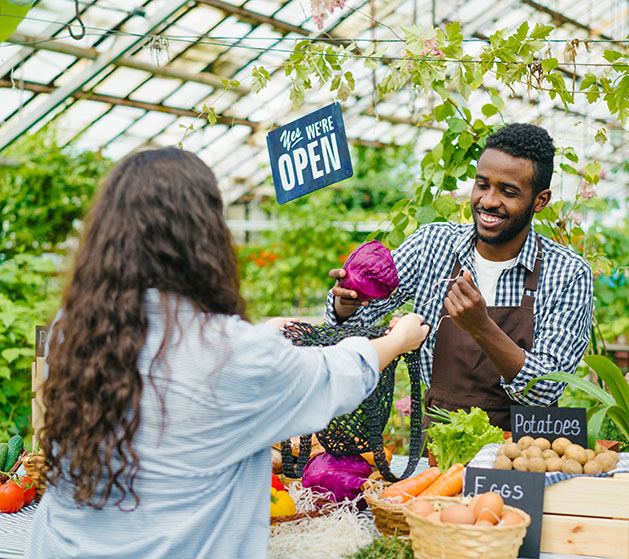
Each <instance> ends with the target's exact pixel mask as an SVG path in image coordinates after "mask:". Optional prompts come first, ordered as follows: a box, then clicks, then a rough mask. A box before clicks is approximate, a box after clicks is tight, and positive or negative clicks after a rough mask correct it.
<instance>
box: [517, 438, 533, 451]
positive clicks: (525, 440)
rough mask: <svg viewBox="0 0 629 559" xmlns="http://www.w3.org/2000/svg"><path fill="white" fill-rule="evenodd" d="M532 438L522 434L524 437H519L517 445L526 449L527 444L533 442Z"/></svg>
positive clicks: (529, 444)
mask: <svg viewBox="0 0 629 559" xmlns="http://www.w3.org/2000/svg"><path fill="white" fill-rule="evenodd" d="M534 440H535V439H534V438H533V437H531V436H530V435H524V437H522V438H520V440H519V441H518V446H519V447H520V448H521V449H522V450H526V449H527V448H528V447H529V446H531V445H532V444H533V441H534Z"/></svg>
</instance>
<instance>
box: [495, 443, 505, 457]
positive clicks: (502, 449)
mask: <svg viewBox="0 0 629 559" xmlns="http://www.w3.org/2000/svg"><path fill="white" fill-rule="evenodd" d="M504 454H505V445H500V446H499V447H498V451H497V452H496V456H504Z"/></svg>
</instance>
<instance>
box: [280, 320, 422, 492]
mask: <svg viewBox="0 0 629 559" xmlns="http://www.w3.org/2000/svg"><path fill="white" fill-rule="evenodd" d="M386 330H387V327H386V326H377V327H372V328H358V327H344V326H313V325H311V324H307V323H304V322H297V323H294V324H292V325H290V326H288V327H286V328H285V329H283V333H284V335H285V336H286V337H287V338H288V339H290V340H291V341H292V342H293V344H295V345H303V346H328V345H334V344H336V343H338V342H340V341H341V340H342V339H344V338H348V337H350V336H364V337H366V338H369V339H373V338H378V337H380V336H382V335H383V334H384V332H385V331H386ZM401 358H402V359H404V360H405V361H406V365H407V367H408V374H409V377H410V381H411V440H410V450H409V457H408V464H407V466H406V469H405V470H404V473H403V474H402V475H401V477H400V478H397V477H396V476H395V475H393V473H391V470H390V469H389V464H388V462H387V460H386V457H385V455H384V447H383V442H382V433H383V431H384V428H385V426H386V424H387V421H388V419H389V415H390V413H391V405H392V403H393V388H394V386H395V369H396V367H397V364H398V361H399V359H400V358H398V359H396V360H394V361H393V362H391V363H390V364H389V365H388V366H387V367H386V368H385V369H384V370H383V371H382V372H381V374H380V380H379V381H378V386H377V387H376V389H375V390H374V391H373V392H372V393H371V394H370V395H369V396H368V397H367V398H366V399H365V400H364V401H363V403H362V404H360V406H358V408H356V409H355V410H354V411H353V412H351V413H348V414H345V415H341V416H339V417H335V418H334V419H333V420H332V421H330V423H329V424H328V426H327V427H326V428H325V429H323V430H321V431H319V432H318V433H316V435H317V438H318V439H319V442H320V443H321V445H322V446H323V448H325V450H326V451H327V452H328V453H330V454H332V455H333V456H337V457H338V456H355V455H357V454H362V453H363V452H369V451H371V452H373V455H374V461H375V463H376V465H377V466H378V469H379V470H380V473H381V474H382V476H383V477H384V479H386V480H387V481H392V482H394V481H398V480H399V479H404V478H407V477H408V476H410V475H411V474H412V473H413V472H414V471H415V468H416V467H417V463H418V462H419V458H420V453H421V426H422V402H421V384H420V378H419V351H413V352H411V353H407V354H405V355H403V356H402V357H401ZM310 443H311V435H305V436H302V437H300V440H299V456H298V458H297V464H296V466H295V464H294V463H293V456H292V450H291V445H290V441H288V440H287V441H282V445H281V447H282V470H283V473H284V475H286V476H287V477H292V478H296V477H301V475H302V473H303V469H304V466H305V465H306V462H307V461H308V459H309V457H310Z"/></svg>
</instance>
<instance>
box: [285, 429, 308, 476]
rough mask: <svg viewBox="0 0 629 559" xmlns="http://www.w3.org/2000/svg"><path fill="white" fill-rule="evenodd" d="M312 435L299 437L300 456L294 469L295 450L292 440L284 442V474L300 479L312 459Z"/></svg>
mask: <svg viewBox="0 0 629 559" xmlns="http://www.w3.org/2000/svg"><path fill="white" fill-rule="evenodd" d="M311 442H312V435H302V436H301V437H299V455H298V456H297V464H296V466H294V467H293V449H292V448H291V444H290V439H289V440H286V441H282V443H281V444H282V473H283V474H284V475H285V476H286V477H289V478H300V477H301V476H302V474H303V473H304V467H305V466H306V463H307V462H308V460H309V459H310V448H311Z"/></svg>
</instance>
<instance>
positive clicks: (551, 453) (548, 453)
mask: <svg viewBox="0 0 629 559" xmlns="http://www.w3.org/2000/svg"><path fill="white" fill-rule="evenodd" d="M542 458H543V459H544V460H548V459H549V458H559V454H557V453H556V452H555V451H554V450H553V449H552V448H547V449H546V450H543V451H542Z"/></svg>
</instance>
